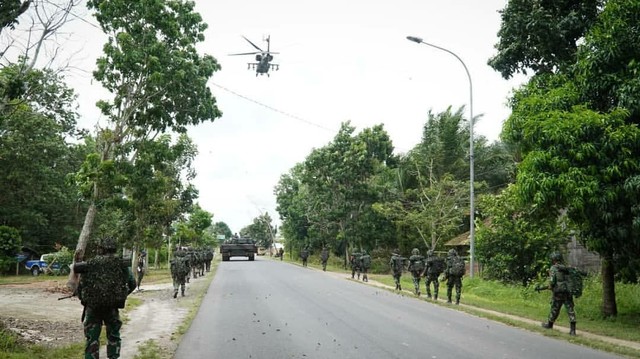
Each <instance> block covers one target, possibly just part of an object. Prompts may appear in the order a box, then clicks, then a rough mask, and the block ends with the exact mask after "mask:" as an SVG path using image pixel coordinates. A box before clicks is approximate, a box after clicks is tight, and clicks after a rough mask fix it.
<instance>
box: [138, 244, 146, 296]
mask: <svg viewBox="0 0 640 359" xmlns="http://www.w3.org/2000/svg"><path fill="white" fill-rule="evenodd" d="M146 258H147V252H145V251H141V252H140V254H139V255H138V265H137V266H136V274H137V275H138V280H137V281H136V283H137V288H138V291H140V284H141V283H142V278H143V277H144V270H145V265H144V264H145V263H144V262H145V259H146Z"/></svg>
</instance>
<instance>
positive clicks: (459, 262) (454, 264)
mask: <svg viewBox="0 0 640 359" xmlns="http://www.w3.org/2000/svg"><path fill="white" fill-rule="evenodd" d="M465 272H466V268H465V265H464V259H462V257H459V256H455V257H452V258H451V267H450V268H449V274H450V275H452V276H456V277H462V276H463V275H464V273H465Z"/></svg>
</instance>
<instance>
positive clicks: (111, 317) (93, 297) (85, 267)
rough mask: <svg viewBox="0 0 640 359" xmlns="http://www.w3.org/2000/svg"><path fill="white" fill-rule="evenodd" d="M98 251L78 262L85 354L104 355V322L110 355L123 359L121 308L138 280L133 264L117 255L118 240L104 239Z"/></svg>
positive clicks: (87, 355)
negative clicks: (85, 260)
mask: <svg viewBox="0 0 640 359" xmlns="http://www.w3.org/2000/svg"><path fill="white" fill-rule="evenodd" d="M98 252H99V253H98V255H97V256H95V257H94V258H91V259H90V260H88V261H87V262H78V263H76V264H75V265H74V271H75V273H80V282H79V283H78V289H77V293H78V297H79V299H80V302H81V303H82V305H83V306H84V310H83V312H82V322H83V326H84V336H85V338H86V345H85V350H84V357H85V359H92V358H98V356H99V355H100V353H99V351H100V332H101V331H102V324H103V323H104V325H105V327H106V331H107V357H109V358H119V357H120V347H121V339H120V328H121V327H122V321H121V320H120V313H119V308H124V304H125V301H126V299H127V296H128V295H129V294H130V293H131V292H133V290H134V289H135V288H136V280H135V279H134V277H133V273H132V272H131V269H130V266H127V265H125V263H124V262H123V260H122V259H121V258H118V257H116V256H115V253H116V241H115V239H113V238H111V237H106V238H103V239H101V240H100V242H99V244H98ZM129 261H130V260H129Z"/></svg>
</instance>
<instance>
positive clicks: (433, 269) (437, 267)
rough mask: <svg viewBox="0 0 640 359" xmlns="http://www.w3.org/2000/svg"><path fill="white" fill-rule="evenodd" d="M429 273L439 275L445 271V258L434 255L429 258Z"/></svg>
mask: <svg viewBox="0 0 640 359" xmlns="http://www.w3.org/2000/svg"><path fill="white" fill-rule="evenodd" d="M427 266H428V269H427V274H429V275H435V276H439V275H440V274H441V273H442V272H444V269H445V264H444V258H440V257H436V256H433V257H431V258H428V259H427Z"/></svg>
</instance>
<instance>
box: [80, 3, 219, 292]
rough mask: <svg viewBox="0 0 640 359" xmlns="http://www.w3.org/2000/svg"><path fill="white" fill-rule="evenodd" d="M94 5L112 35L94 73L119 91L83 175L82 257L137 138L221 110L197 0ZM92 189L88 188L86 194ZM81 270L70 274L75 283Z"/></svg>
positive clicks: (107, 105) (105, 109) (107, 104)
mask: <svg viewBox="0 0 640 359" xmlns="http://www.w3.org/2000/svg"><path fill="white" fill-rule="evenodd" d="M87 6H88V7H89V9H92V10H95V16H96V19H97V20H98V23H99V25H100V27H101V28H102V30H103V31H104V32H105V33H106V34H107V36H108V40H107V43H106V44H105V45H104V48H103V50H104V56H103V57H100V58H99V59H98V61H97V69H96V71H94V78H95V79H96V80H97V81H99V82H100V83H102V85H103V86H104V87H105V88H106V89H107V90H108V91H110V92H111V93H112V94H113V99H111V100H108V101H107V100H105V101H100V102H99V103H98V107H99V108H100V110H101V111H102V113H103V114H104V115H105V117H106V118H107V120H108V123H109V125H110V127H108V128H102V129H101V130H100V131H99V135H98V140H99V141H98V149H99V152H98V155H97V156H93V157H91V158H88V160H87V162H86V165H85V170H84V171H83V173H86V174H88V176H85V177H84V178H80V181H81V182H82V183H83V184H84V185H85V188H93V190H92V191H90V192H88V194H89V195H90V196H89V201H90V207H89V210H88V211H87V215H86V217H85V223H84V226H83V228H82V232H81V234H80V236H79V239H78V244H77V246H76V257H77V258H78V257H82V255H83V253H84V250H85V248H86V243H87V240H88V238H89V236H90V234H91V229H92V224H93V221H94V218H95V215H96V212H97V210H98V205H99V204H100V203H101V202H102V201H103V199H104V198H109V197H111V196H114V195H115V196H120V195H121V190H120V189H119V187H121V186H126V178H124V177H123V176H121V175H118V173H117V171H116V170H115V169H117V167H118V166H117V165H115V164H114V162H117V161H129V160H130V159H132V158H135V157H136V156H137V154H136V150H138V148H137V147H136V145H132V143H136V142H138V141H144V140H145V139H148V138H153V136H155V135H156V134H158V133H164V132H168V131H176V132H181V133H182V132H185V131H186V128H187V126H190V125H197V124H199V123H201V122H204V121H213V120H214V119H215V118H216V117H219V116H220V115H221V113H220V111H219V110H218V108H217V107H216V102H215V98H214V97H213V95H212V94H211V91H210V89H209V87H208V86H207V81H208V80H209V79H210V78H211V76H212V75H213V73H214V72H215V71H216V70H218V69H219V66H218V64H217V62H216V60H215V59H214V58H213V57H212V56H210V55H200V54H198V52H197V49H196V45H197V43H199V42H201V41H203V40H204V35H203V32H204V30H205V29H206V28H207V25H206V24H205V23H203V22H202V18H201V16H200V15H199V14H198V13H196V12H195V11H194V6H195V4H194V3H193V2H191V1H151V0H149V1H133V2H131V1H125V0H115V1H102V0H90V1H88V2H87ZM85 193H87V192H85ZM74 282H75V276H74V274H73V273H72V275H71V276H70V281H69V286H71V287H73V286H74Z"/></svg>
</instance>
